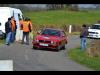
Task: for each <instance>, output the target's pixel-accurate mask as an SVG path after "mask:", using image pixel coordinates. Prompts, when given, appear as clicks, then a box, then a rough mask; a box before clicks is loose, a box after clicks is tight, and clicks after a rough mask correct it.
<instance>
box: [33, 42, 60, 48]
mask: <svg viewBox="0 0 100 75" xmlns="http://www.w3.org/2000/svg"><path fill="white" fill-rule="evenodd" d="M42 44H46V45H45V46H44V45H40V43H34V42H33V46H34V47H36V48H48V49H56V48H57V47H58V45H52V44H47V43H42Z"/></svg>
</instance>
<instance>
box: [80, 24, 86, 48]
mask: <svg viewBox="0 0 100 75" xmlns="http://www.w3.org/2000/svg"><path fill="white" fill-rule="evenodd" d="M87 36H88V28H87V26H86V25H85V24H83V25H82V30H81V33H80V38H81V50H85V49H86V38H87Z"/></svg>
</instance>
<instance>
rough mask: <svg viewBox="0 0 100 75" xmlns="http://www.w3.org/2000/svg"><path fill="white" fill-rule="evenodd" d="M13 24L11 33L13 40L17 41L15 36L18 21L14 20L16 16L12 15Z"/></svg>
mask: <svg viewBox="0 0 100 75" xmlns="http://www.w3.org/2000/svg"><path fill="white" fill-rule="evenodd" d="M11 25H12V34H11V42H14V41H15V36H16V29H17V26H16V21H15V20H14V17H13V16H12V17H11Z"/></svg>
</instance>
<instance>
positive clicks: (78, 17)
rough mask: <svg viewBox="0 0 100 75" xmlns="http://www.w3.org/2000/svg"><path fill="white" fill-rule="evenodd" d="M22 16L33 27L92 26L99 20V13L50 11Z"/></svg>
mask: <svg viewBox="0 0 100 75" xmlns="http://www.w3.org/2000/svg"><path fill="white" fill-rule="evenodd" d="M23 13H24V16H25V17H26V16H27V17H30V18H31V20H32V22H33V24H34V25H38V26H41V25H55V26H62V25H70V24H71V25H82V24H84V23H85V24H92V23H96V22H97V21H98V20H100V11H99V10H97V11H93V10H92V11H78V12H77V11H68V10H51V11H35V12H28V11H25V12H23Z"/></svg>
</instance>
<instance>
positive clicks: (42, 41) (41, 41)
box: [39, 40, 51, 43]
mask: <svg viewBox="0 0 100 75" xmlns="http://www.w3.org/2000/svg"><path fill="white" fill-rule="evenodd" d="M39 42H40V43H51V41H47V40H39Z"/></svg>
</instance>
